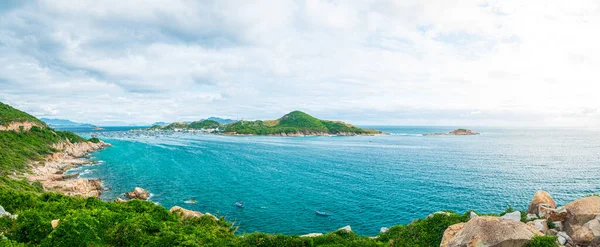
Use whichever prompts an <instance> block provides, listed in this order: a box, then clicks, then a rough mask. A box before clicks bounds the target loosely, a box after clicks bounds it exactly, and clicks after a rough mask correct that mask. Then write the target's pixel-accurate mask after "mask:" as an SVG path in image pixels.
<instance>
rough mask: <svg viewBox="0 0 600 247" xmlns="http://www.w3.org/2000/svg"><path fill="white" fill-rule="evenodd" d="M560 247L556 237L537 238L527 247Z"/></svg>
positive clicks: (526, 246)
mask: <svg viewBox="0 0 600 247" xmlns="http://www.w3.org/2000/svg"><path fill="white" fill-rule="evenodd" d="M554 246H558V244H557V243H556V237H554V236H535V237H533V238H532V239H531V240H530V241H529V243H527V245H525V247H554Z"/></svg>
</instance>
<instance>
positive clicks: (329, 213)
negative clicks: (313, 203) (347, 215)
mask: <svg viewBox="0 0 600 247" xmlns="http://www.w3.org/2000/svg"><path fill="white" fill-rule="evenodd" d="M315 214H317V215H320V216H331V215H332V214H331V212H330V211H327V212H325V211H319V210H315Z"/></svg>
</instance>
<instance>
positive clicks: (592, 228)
mask: <svg viewBox="0 0 600 247" xmlns="http://www.w3.org/2000/svg"><path fill="white" fill-rule="evenodd" d="M565 209H566V211H567V217H566V220H565V222H564V228H565V231H566V232H567V234H568V235H569V236H570V237H571V238H572V239H573V241H574V242H575V243H576V244H579V245H587V244H589V243H591V242H592V240H594V239H595V238H596V237H600V197H598V196H590V197H586V198H582V199H579V200H576V201H573V202H571V203H569V204H567V205H565Z"/></svg>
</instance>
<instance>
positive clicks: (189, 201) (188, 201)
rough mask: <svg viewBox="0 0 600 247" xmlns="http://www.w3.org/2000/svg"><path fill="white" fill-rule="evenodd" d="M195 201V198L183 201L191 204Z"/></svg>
mask: <svg viewBox="0 0 600 247" xmlns="http://www.w3.org/2000/svg"><path fill="white" fill-rule="evenodd" d="M196 202H197V201H196V200H187V201H185V203H187V204H193V203H196Z"/></svg>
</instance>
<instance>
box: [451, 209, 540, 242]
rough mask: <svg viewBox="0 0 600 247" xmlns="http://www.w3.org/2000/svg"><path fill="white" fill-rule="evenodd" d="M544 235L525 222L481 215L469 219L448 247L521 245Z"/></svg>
mask: <svg viewBox="0 0 600 247" xmlns="http://www.w3.org/2000/svg"><path fill="white" fill-rule="evenodd" d="M536 235H537V236H542V235H543V234H541V233H540V232H539V231H538V230H537V229H534V228H533V227H531V226H528V225H526V224H525V223H523V222H520V221H516V220H510V219H505V218H500V217H492V216H480V217H477V218H474V219H471V220H469V221H468V222H467V223H465V224H464V226H463V227H462V229H461V230H460V231H458V233H456V235H455V236H454V237H453V238H452V239H451V240H450V241H449V242H448V245H447V246H448V247H470V246H488V247H519V246H524V245H526V244H527V243H528V242H529V240H530V239H531V238H533V237H534V236H536Z"/></svg>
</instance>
